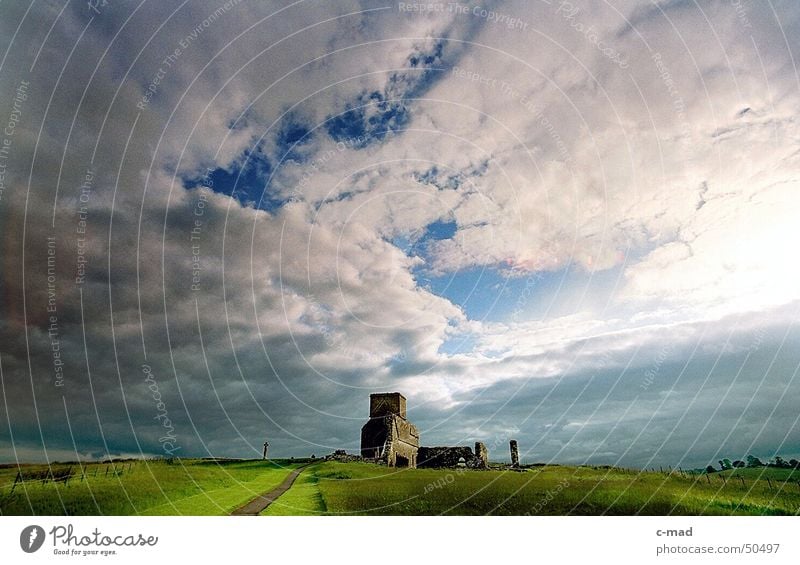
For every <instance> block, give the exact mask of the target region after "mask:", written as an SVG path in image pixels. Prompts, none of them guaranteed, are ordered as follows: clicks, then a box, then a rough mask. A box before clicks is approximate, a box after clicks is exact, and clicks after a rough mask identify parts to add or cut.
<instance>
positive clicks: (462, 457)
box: [417, 442, 489, 469]
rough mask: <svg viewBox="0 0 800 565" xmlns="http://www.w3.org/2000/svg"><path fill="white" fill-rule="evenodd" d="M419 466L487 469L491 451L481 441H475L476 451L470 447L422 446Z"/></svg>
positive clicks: (418, 460)
mask: <svg viewBox="0 0 800 565" xmlns="http://www.w3.org/2000/svg"><path fill="white" fill-rule="evenodd" d="M417 465H418V466H419V467H461V466H463V467H469V468H471V469H487V468H488V467H489V451H488V450H487V449H486V446H485V445H484V444H483V443H481V442H477V443H475V451H472V449H471V448H469V447H420V448H419V455H418V458H417Z"/></svg>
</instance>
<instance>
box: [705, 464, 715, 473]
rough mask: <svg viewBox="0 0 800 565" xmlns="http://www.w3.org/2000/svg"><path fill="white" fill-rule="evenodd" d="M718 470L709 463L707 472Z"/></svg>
mask: <svg viewBox="0 0 800 565" xmlns="http://www.w3.org/2000/svg"><path fill="white" fill-rule="evenodd" d="M716 472H717V470H716V469H715V468H714V466H713V465H709V466H708V467H706V473H716Z"/></svg>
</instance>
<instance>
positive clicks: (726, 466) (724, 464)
mask: <svg viewBox="0 0 800 565" xmlns="http://www.w3.org/2000/svg"><path fill="white" fill-rule="evenodd" d="M719 466H720V467H722V470H723V471H727V470H728V469H733V465H732V464H731V460H730V459H723V460H722V461H720V462H719Z"/></svg>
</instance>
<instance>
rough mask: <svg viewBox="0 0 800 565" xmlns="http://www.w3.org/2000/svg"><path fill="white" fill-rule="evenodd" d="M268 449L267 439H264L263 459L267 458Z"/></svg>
mask: <svg viewBox="0 0 800 565" xmlns="http://www.w3.org/2000/svg"><path fill="white" fill-rule="evenodd" d="M268 449H269V442H268V441H265V442H264V459H265V460H266V459H267V450H268Z"/></svg>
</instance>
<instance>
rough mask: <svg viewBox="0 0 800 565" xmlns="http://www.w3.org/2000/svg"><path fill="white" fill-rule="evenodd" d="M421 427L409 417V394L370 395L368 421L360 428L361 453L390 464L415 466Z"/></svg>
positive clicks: (367, 457)
mask: <svg viewBox="0 0 800 565" xmlns="http://www.w3.org/2000/svg"><path fill="white" fill-rule="evenodd" d="M418 451H419V431H418V430H417V427H416V426H415V425H414V424H412V423H411V422H409V421H408V420H406V397H405V396H403V395H402V394H400V393H399V392H383V393H377V394H370V395H369V421H368V422H367V423H366V424H364V427H362V428H361V456H362V457H364V458H365V459H372V460H375V461H381V462H383V463H386V464H387V465H388V466H389V467H416V466H417V452H418Z"/></svg>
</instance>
